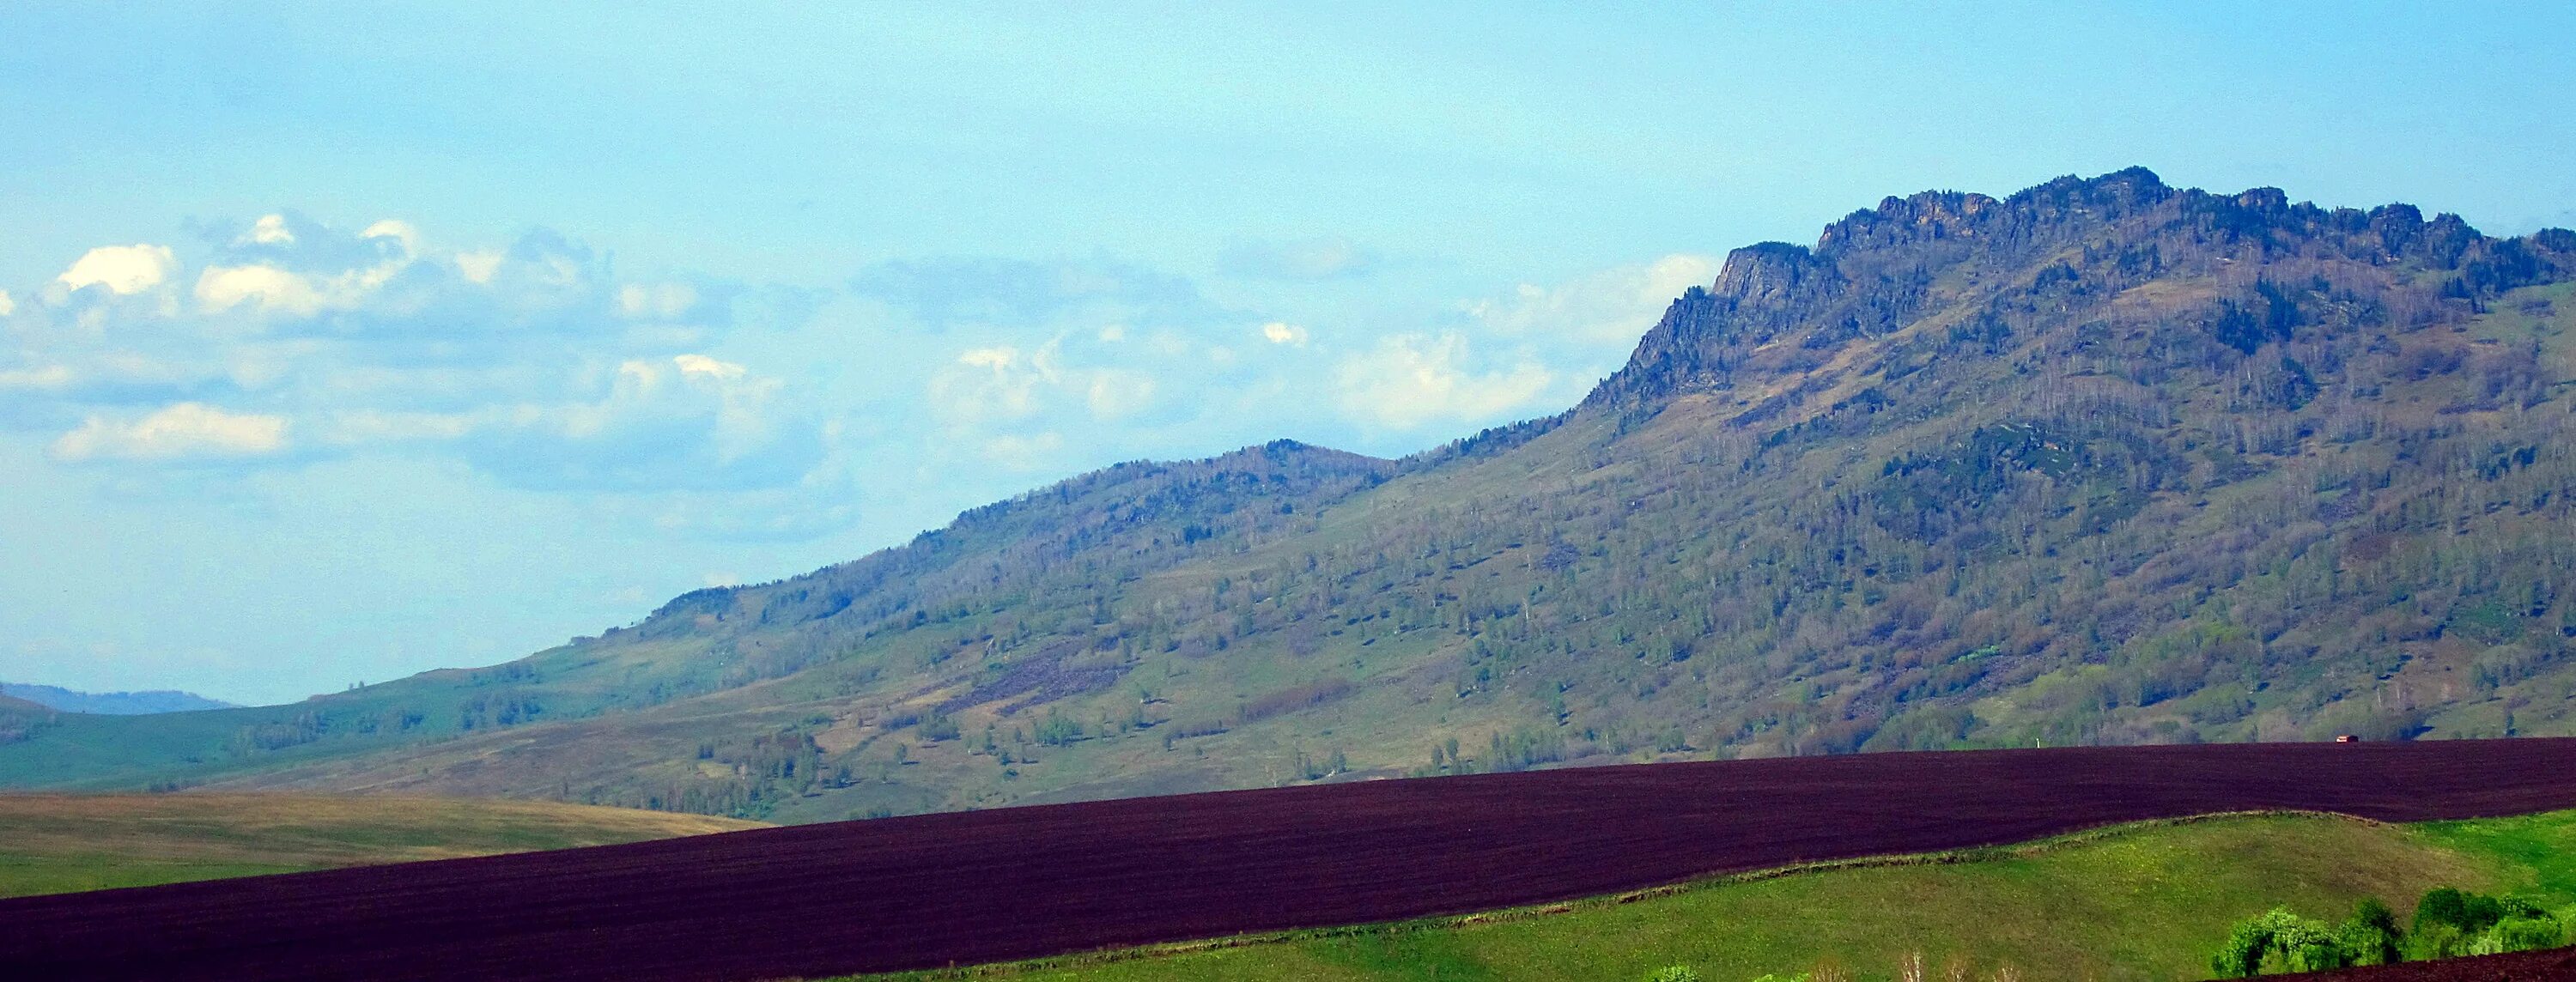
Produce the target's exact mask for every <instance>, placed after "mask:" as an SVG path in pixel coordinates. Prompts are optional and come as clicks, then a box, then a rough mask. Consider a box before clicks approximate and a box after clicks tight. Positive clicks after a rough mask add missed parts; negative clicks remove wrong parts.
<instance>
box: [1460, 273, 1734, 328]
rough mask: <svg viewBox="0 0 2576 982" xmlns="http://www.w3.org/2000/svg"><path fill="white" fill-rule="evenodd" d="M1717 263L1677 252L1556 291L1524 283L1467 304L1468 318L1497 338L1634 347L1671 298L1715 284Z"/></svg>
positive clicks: (1577, 281) (1582, 279) (1584, 279)
mask: <svg viewBox="0 0 2576 982" xmlns="http://www.w3.org/2000/svg"><path fill="white" fill-rule="evenodd" d="M1719 264H1720V260H1718V259H1716V258H1713V257H1709V256H1699V255H1691V254H1688V253H1675V254H1673V255H1669V256H1665V257H1663V258H1661V259H1657V260H1655V261H1653V262H1650V263H1646V264H1644V265H1641V266H1622V267H1618V268H1616V269H1607V270H1603V271H1601V272H1598V273H1594V274H1592V275H1589V276H1585V277H1582V278H1580V279H1576V280H1574V281H1572V282H1570V283H1566V284H1563V285H1560V286H1558V287H1556V288H1554V289H1546V288H1541V287H1537V286H1532V285H1530V284H1526V283H1524V284H1521V286H1520V288H1519V289H1517V290H1515V291H1513V294H1512V296H1511V297H1509V298H1508V299H1503V300H1484V301H1478V302H1475V303H1471V304H1468V305H1467V314H1468V316H1470V317H1473V318H1475V319H1476V321H1477V322H1478V323H1480V324H1482V325H1484V326H1485V327H1486V328H1488V329H1490V330H1493V331H1495V332H1497V333H1501V334H1507V335H1514V336H1528V337H1538V338H1557V339H1565V340H1572V341H1583V342H1593V343H1599V344H1610V345H1619V346H1626V345H1633V344H1635V343H1636V341H1637V338H1638V337H1639V336H1640V335H1643V334H1645V333H1646V329H1647V328H1650V327H1653V326H1655V321H1656V319H1657V318H1659V317H1661V316H1663V313H1664V308H1665V307H1667V306H1670V305H1671V304H1672V302H1673V298H1674V297H1678V296H1681V294H1682V291H1683V290H1686V289H1689V288H1690V287H1692V286H1699V285H1706V284H1708V283H1710V282H1713V281H1715V280H1716V278H1717V268H1718V266H1719Z"/></svg>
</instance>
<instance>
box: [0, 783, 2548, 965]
mask: <svg viewBox="0 0 2576 982" xmlns="http://www.w3.org/2000/svg"><path fill="white" fill-rule="evenodd" d="M2569 807H2576V740H2539V739H2522V740H2492V741H2456V742H2438V743H2412V744H2396V743H2390V744H2379V743H2364V744H2269V745H2227V746H2196V747H2131V748H2076V749H2064V750H2005V751H1983V752H1973V753H1923V754H1866V755H1860V756H1852V757H1828V758H1804V759H1794V760H1762V761H1742V762H1728V763H1700V764H1659V765H1649V766H1637V767H1601V768H1587V769H1576V770H1560V771H1547V772H1540V773H1533V774H1508V775H1487V776H1478V777H1456V778H1438V779H1430V780H1413V781H1379V782H1369V783H1360V784H1343V785H1328V786H1318V787H1301V788H1288V789H1278V790H1265V791H1238V792H1225V793H1218V794H1200V795H1183V796H1178V797H1169V798H1144V799H1130V800H1124V801H1102V802H1089V803H1082V804H1069V805H1046V806H1038V807H1029V808H1014V809H1003V810H998V811H987V812H968V813H964V814H950V815H925V816H919V817H913V818H896V819H881V820H877V821H869V822H848V823H839V824H832V825H807V826H796V827H789V828H777V829H757V830H753V831H747V832H731V833H725V834H722V835H711V836H700V837H695V838H687V839H673V840H666V841H660V842H642V843H635V844H632V845H621V846H605V847H601V848H595V849H575V850H566V851H562V852H547V853H527V854H521V855H513V856H494V857H488V858H481V859H461V860H449V861H443V862H432V863H412V864H405V865H399V866H377V867H367V868H359V869H346V870H333V871H328V872H320V873H298V874H292V875H287V876H268V877H256V878H250V879H240V880H223V881H214V882H207V883H187V884H178V885H173V886H165V887H150V888H145V889H135V890H112V891H103V892H98V893H86V894H70V895H64V896H56V897H30V898H22V899H17V900H7V901H0V977H6V978H56V977H104V978H169V977H186V978H191V979H204V980H218V979H254V978H256V979H294V978H367V979H397V978H449V979H454V978H478V979H480V978H565V979H573V978H580V979H591V978H596V979H624V980H652V979H753V978H774V977H781V976H818V975H832V974H839V973H849V972H859V971H874V970H888V969H900V968H914V967H925V966H940V965H948V964H971V963H976V962H987V961H996V960H1003V959H1013V958H1026V957H1033V956H1038V955H1046V954H1054V953H1061V952H1067V951H1076V950H1082V949H1089V948H1097V947H1103V946H1111V945H1131V944H1138V943H1143V942H1153V941H1170V940H1178V939H1185V938H1200V937H1211V936H1220V935H1226V934H1232V933H1237V932H1244V931H1259V930H1272V929H1281V928H1296V927H1312V926H1321V925H1331V924H1352V923H1363V922H1369V921H1382V920H1392V919H1399V918H1406V917H1416V916H1423V915H1430V914H1442V913H1461V912H1467V911H1474V910H1483V909H1489V908H1494V907H1502V906H1509V905H1514V904H1525V903H1534V902H1541V901H1547V900H1555V899H1563V898H1571V897H1581V896H1587V895H1592V894H1601V893H1609V892H1614V891H1620V890H1628V889H1634V888H1638V887H1644V886H1651V885H1655V884H1662V883H1670V882H1674V881H1677V880H1683V879H1688V878H1691V877H1695V876H1701V875H1705V874H1710V873H1718V872H1724V871H1733V870H1744V869H1754V868H1761V867H1768V866H1778V865H1782V864H1788V863H1795V862H1799V861H1802V860H1819V859H1830V858H1841V857H1851V856H1863V855H1873V854H1885V853H1902V852H1920V851H1929V850H1939V849H1951V848H1958V847H1964V846H1975V845H1987V844H1996V843H2007V842H2018V841H2023V840H2028V839H2034V838H2039V837H2042V836H2047V835H2050V834H2054V833H2059V832H2065V831H2069V830H2072V829H2078V828H2083V827H2086V826H2092V825H2100V824H2104V823H2109V822H2120V821H2129V820H2135V819H2144V818H2156V817H2164V816H2178V815H2190V814H2199V813H2206V812H2218V811H2236V810H2247V809H2265V808H2305V809H2319V810H2331V811H2339V812H2346V813H2350V814H2354V815H2360V816H2365V817H2369V818H2376V819H2383V820H2389V821H2415V820H2422V819H2433V818H2458V817H2469V816H2479V815H2504V814H2514V813H2521V812H2532V811H2541V810H2548V809H2558V808H2569ZM2443 977H2444V978H2447V977H2448V976H2443Z"/></svg>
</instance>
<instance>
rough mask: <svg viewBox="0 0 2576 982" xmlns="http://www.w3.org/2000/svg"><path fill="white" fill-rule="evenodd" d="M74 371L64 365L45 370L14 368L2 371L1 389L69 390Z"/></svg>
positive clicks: (47, 367)
mask: <svg viewBox="0 0 2576 982" xmlns="http://www.w3.org/2000/svg"><path fill="white" fill-rule="evenodd" d="M72 378H73V375H72V370H71V369H70V368H69V367H66V366H63V365H47V366H45V367H43V368H13V369H10V370H8V371H0V389H35V390H40V391H42V390H56V389H64V388H69V387H70V386H71V384H72Z"/></svg>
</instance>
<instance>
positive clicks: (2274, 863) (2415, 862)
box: [910, 812, 2576, 982]
mask: <svg viewBox="0 0 2576 982" xmlns="http://www.w3.org/2000/svg"><path fill="white" fill-rule="evenodd" d="M2571 847H2576V812H2559V813H2553V814H2547V815H2535V816H2526V817H2518V818H2506V819H2489V820H2481V821H2474V822H2441V823H2429V824H2425V825H2419V826H2390V825H2379V824H2373V823H2367V822H2361V821H2356V820H2351V819H2344V818H2337V817H2326V816H2315V815H2265V816H2230V817H2222V818H2215V819H2209V820H2204V821H2197V822H2191V823H2185V824H2143V825H2131V826H2123V827H2119V828H2115V829H2110V830H2105V831H2101V832H2095V833H2087V834H2084V835H2079V836H2072V837H2068V838H2065V839H2058V840H2050V841H2048V842H2043V843H2037V844H2034V845H2031V846H2025V847H2019V848H2014V849H2004V850H1990V851H1986V852H1983V853H1979V854H1972V855H1969V856H1967V857H1966V858H1967V859H1968V861H1965V862H1956V863H1948V864H1911V865H1876V866H1861V867H1854V868H1834V869H1826V870H1822V871H1814V872H1800V873H1795V874H1791V875H1784V876H1774V877H1768V878H1737V879H1728V880H1718V881H1712V882H1707V883H1701V884H1694V885H1690V886H1686V887H1683V888H1681V889H1678V890H1675V891H1670V892H1664V893H1661V894H1659V895H1653V896H1646V897H1644V898H1642V899H1633V900H1630V901H1629V902H1622V898H1599V899H1595V900H1592V901H1586V902H1582V903H1577V904H1573V905H1567V907H1568V908H1569V909H1562V910H1559V909H1555V908H1550V909H1547V910H1540V911H1528V910H1524V911H1513V912H1505V913H1502V914H1497V915H1484V916H1479V917H1471V918H1465V919H1445V920H1438V921H1426V922H1414V923H1411V924H1405V925H1395V926H1389V927H1381V928H1363V929H1357V930H1353V931H1348V932H1309V933H1306V934H1302V935H1299V936H1295V937H1290V938H1286V939H1278V940H1272V941H1269V942H1267V943H1255V944H1247V945H1242V946H1236V947H1219V948H1201V949H1198V950H1189V949H1188V948H1187V946H1176V947H1175V948H1174V949H1166V950H1165V952H1166V953H1163V954H1159V955H1149V956H1147V957H1135V958H1124V959H1110V960H1099V959H1091V960H1077V962H1078V963H1075V964H1067V965H1057V966H1048V965H1044V964H1033V965H1027V966H1011V967H1003V968H998V969H991V970H988V972H989V974H992V975H994V976H998V977H1006V978H1023V979H1032V980H1038V979H1085V980H1121V979H1227V980H1262V979H1283V980H1284V979H1300V980H1305V979H1316V980H1328V979H1348V980H1377V979H1440V980H1449V982H1459V980H1476V979H1603V980H1635V979H1640V978H1644V977H1645V976H1646V974H1647V973H1648V972H1650V971H1652V970H1654V969H1655V968H1658V967H1661V966H1664V965H1671V964H1688V965H1691V966H1692V967H1694V968H1696V969H1697V970H1698V971H1699V972H1700V974H1701V976H1702V977H1704V978H1707V979H1710V980H1712V982H1727V980H1736V979H1751V978H1755V977H1758V976H1760V975H1762V974H1764V973H1783V974H1794V973H1796V972H1800V971H1805V970H1807V969H1808V968H1810V967H1812V966H1814V965H1815V964H1817V963H1818V962H1819V961H1820V960H1823V959H1831V960H1834V961H1836V962H1838V963H1840V964H1841V965H1843V966H1845V967H1847V968H1849V969H1851V970H1854V971H1856V972H1858V973H1860V977H1861V978H1888V977H1892V976H1893V975H1894V973H1895V970H1896V965H1897V960H1898V959H1899V958H1900V957H1902V956H1903V955H1905V954H1906V953H1909V952H1920V953H1922V954H1923V955H1924V956H1925V960H1926V962H1927V964H1928V965H1929V966H1930V967H1931V968H1932V969H1933V976H1934V977H1936V978H1938V977H1942V975H1943V973H1942V972H1941V971H1940V970H1941V968H1943V967H1944V966H1945V964H1946V963H1947V962H1949V961H1950V960H1952V959H1954V958H1955V959H1959V960H1961V961H1964V962H1966V963H1968V964H1969V965H1970V966H1972V967H1973V968H1974V970H1975V971H1976V972H1978V973H1984V972H1988V971H1991V970H1993V969H1994V968H1995V967H1996V966H1998V965H2000V964H2006V963H2009V964H2011V965H2014V966H2016V967H2019V968H2020V969H2022V970H2023V972H2024V973H2025V977H2026V978H2031V979H2034V980H2037V979H2103V980H2114V979H2140V980H2146V979H2198V978H2204V977H2206V976H2207V974H2208V972H2207V970H2206V966H2205V963H2204V962H2203V961H2202V959H2203V958H2205V957H2206V951H2207V949H2209V948H2210V947H2212V946H2214V945H2216V944H2217V943H2218V942H2219V941H2220V940H2221V939H2223V938H2224V937H2225V936H2226V932H2227V927H2228V925H2229V924H2230V923H2231V922H2233V921H2235V920H2237V919H2240V918H2243V917H2246V916H2249V915H2252V914H2256V913H2260V912H2262V911H2264V910H2266V909H2269V908H2271V907H2273V906H2277V905H2287V906H2289V907H2290V908H2291V909H2293V910H2297V911H2299V912H2301V913H2303V914H2307V915H2310V916H2315V917H2320V918H2330V919H2340V918H2341V917H2342V916H2343V915H2344V914H2345V913H2347V912H2349V911H2350V909H2351V907H2352V905H2353V904H2354V903H2355V902H2357V901H2359V900H2360V899H2361V898H2363V897H2366V896H2376V897H2380V898H2382V899H2384V900H2386V901H2388V902H2389V903H2390V904H2391V905H2393V906H2397V907H2399V908H2401V910H2402V909H2410V908H2411V904H2412V901H2413V898H2414V897H2416V896H2417V895H2418V894H2420V893H2421V892H2422V891H2423V890H2425V889H2427V888H2430V887H2432V886H2437V885H2445V884H2447V885H2454V886H2461V887H2468V888H2473V889H2479V890H2488V891H2497V890H2507V891H2525V892H2532V893H2537V894H2539V895H2541V896H2543V897H2545V898H2546V899H2547V900H2548V901H2549V902H2550V903H2552V904H2557V903H2565V902H2568V901H2571V900H2576V849H2571ZM978 974H982V973H978ZM910 977H916V978H917V977H920V976H910Z"/></svg>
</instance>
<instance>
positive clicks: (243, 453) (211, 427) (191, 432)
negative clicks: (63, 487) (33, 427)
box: [50, 402, 286, 462]
mask: <svg viewBox="0 0 2576 982" xmlns="http://www.w3.org/2000/svg"><path fill="white" fill-rule="evenodd" d="M285 449H286V418H285V417H282V416H267V415H261V414H257V413H228V412H225V411H223V410H221V409H216V408H214V407H212V406H207V405H205V404H203V403H195V402H183V403H179V404H177V405H174V406H169V407H167V408H164V409H162V410H160V411H158V412H155V413H152V414H151V415H148V416H145V417H143V418H142V419H138V420H135V421H133V422H130V423H119V422H115V421H112V420H109V419H105V418H102V417H98V416H92V417H90V418H89V420H88V421H87V422H85V423H83V424H81V427H80V428H79V429H76V430H73V431H71V432H69V433H65V434H63V435H62V437H61V438H60V439H57V440H55V441H54V444H53V446H52V447H51V448H50V453H51V454H52V456H53V457H54V459H56V460H62V461H69V462H82V461H91V460H134V461H171V460H189V459H208V458H215V459H221V458H244V457H261V456H268V455H271V454H276V453H279V452H282V451H284V450H285Z"/></svg>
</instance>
